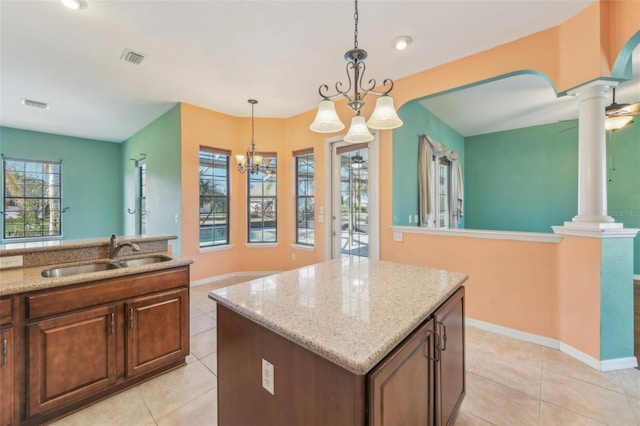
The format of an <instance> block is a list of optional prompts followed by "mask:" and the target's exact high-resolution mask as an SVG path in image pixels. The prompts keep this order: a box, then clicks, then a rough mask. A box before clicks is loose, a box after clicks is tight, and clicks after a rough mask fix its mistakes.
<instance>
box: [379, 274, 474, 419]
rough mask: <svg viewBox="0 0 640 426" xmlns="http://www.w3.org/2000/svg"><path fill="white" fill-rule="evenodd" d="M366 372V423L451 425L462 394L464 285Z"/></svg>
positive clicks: (463, 379)
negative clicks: (367, 400)
mask: <svg viewBox="0 0 640 426" xmlns="http://www.w3.org/2000/svg"><path fill="white" fill-rule="evenodd" d="M367 376H368V380H367V386H368V396H369V402H368V406H369V425H371V426H390V425H437V426H445V425H452V424H453V423H454V422H455V418H456V415H457V413H458V409H459V408H460V404H461V403H462V400H463V399H464V395H465V365H464V287H461V288H460V289H459V290H457V291H456V292H455V293H454V294H453V295H452V296H450V297H449V298H448V299H447V300H446V301H445V302H444V303H443V304H442V305H440V307H438V309H436V311H435V312H434V313H433V316H432V317H431V319H429V320H428V321H426V322H425V323H423V324H422V325H421V326H420V327H419V328H418V329H417V330H416V331H414V332H413V333H412V334H411V335H410V336H409V337H408V338H407V339H406V340H405V341H404V342H403V343H402V344H400V345H399V346H398V347H397V348H396V349H395V350H394V351H393V352H392V353H391V354H389V355H388V356H387V357H386V358H385V359H384V360H383V361H382V362H380V363H379V364H378V365H377V366H376V367H375V368H374V369H373V370H372V371H371V372H370V373H369V374H368V375H367Z"/></svg>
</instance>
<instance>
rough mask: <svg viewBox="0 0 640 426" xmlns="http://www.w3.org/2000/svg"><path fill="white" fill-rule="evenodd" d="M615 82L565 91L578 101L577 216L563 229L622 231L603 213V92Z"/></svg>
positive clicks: (620, 225) (619, 224)
mask: <svg viewBox="0 0 640 426" xmlns="http://www.w3.org/2000/svg"><path fill="white" fill-rule="evenodd" d="M617 84H618V83H617V82H614V81H606V80H596V81H593V82H590V83H587V84H585V85H583V86H580V87H578V88H576V89H573V90H571V91H569V94H570V95H574V96H576V97H577V98H578V108H579V112H578V214H577V215H576V216H574V218H573V219H572V221H571V222H565V224H564V226H565V227H566V228H574V229H585V230H588V229H589V230H597V229H598V230H607V229H619V228H622V224H621V223H615V221H614V219H613V218H612V217H611V216H609V215H608V211H607V145H606V141H607V139H606V138H607V135H606V131H605V128H604V121H605V118H606V116H605V107H606V93H607V91H608V90H609V89H610V88H611V87H614V86H616V85H617Z"/></svg>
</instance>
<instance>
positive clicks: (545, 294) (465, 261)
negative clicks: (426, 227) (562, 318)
mask: <svg viewBox="0 0 640 426" xmlns="http://www.w3.org/2000/svg"><path fill="white" fill-rule="evenodd" d="M559 245H560V244H557V243H541V242H528V241H512V240H492V239H483V238H471V237H449V236H439V235H425V234H411V233H403V241H401V242H393V243H392V245H391V247H389V250H388V252H389V253H388V254H387V255H386V256H385V260H390V261H395V262H401V263H411V264H415V265H428V266H431V267H435V268H441V269H448V270H454V271H458V272H462V273H465V274H467V275H469V279H468V280H467V282H466V284H465V286H466V291H467V293H466V295H467V299H466V300H467V315H468V316H469V317H470V318H474V319H478V320H482V321H486V322H489V323H493V324H499V325H502V326H504V327H510V328H514V329H517V330H522V331H526V332H528V333H533V334H536V335H540V336H546V337H550V338H558V336H559V335H558V305H557V300H558V287H557V279H556V275H557V253H558V247H559Z"/></svg>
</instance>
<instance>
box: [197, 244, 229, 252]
mask: <svg viewBox="0 0 640 426" xmlns="http://www.w3.org/2000/svg"><path fill="white" fill-rule="evenodd" d="M231 249H233V245H231V244H225V245H220V246H209V247H200V253H214V252H216V251H224V250H231Z"/></svg>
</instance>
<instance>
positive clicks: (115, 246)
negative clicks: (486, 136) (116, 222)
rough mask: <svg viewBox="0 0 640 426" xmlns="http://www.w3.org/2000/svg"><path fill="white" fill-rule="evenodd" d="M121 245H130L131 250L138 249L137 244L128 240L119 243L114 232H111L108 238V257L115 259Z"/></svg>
mask: <svg viewBox="0 0 640 426" xmlns="http://www.w3.org/2000/svg"><path fill="white" fill-rule="evenodd" d="M122 247H131V250H133V251H140V246H139V245H137V244H135V243H129V242H125V243H120V244H119V243H118V239H117V238H116V234H111V239H110V240H109V259H115V258H116V256H117V255H118V253H120V250H121V249H122Z"/></svg>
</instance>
